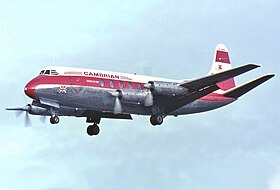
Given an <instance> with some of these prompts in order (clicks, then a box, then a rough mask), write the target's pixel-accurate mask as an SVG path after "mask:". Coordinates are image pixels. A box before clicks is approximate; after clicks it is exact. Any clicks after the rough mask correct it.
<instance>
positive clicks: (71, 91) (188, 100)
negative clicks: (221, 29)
mask: <svg viewBox="0 0 280 190" xmlns="http://www.w3.org/2000/svg"><path fill="white" fill-rule="evenodd" d="M258 67H260V66H259V65H255V64H247V65H243V66H239V67H237V68H232V67H231V63H230V59H229V53H228V49H227V47H226V46H225V45H224V44H218V45H217V46H216V49H215V54H214V59H213V63H212V67H211V69H210V72H209V73H208V74H207V75H206V76H204V77H201V78H198V79H182V80H173V79H167V78H159V77H152V76H143V75H136V74H126V73H119V72H110V71H103V70H93V69H84V68H72V67H57V66H50V67H46V68H44V69H42V70H41V72H40V73H39V75H38V76H36V77H35V78H33V79H32V80H31V81H30V82H28V83H27V85H26V86H25V88H24V92H25V94H26V95H27V96H28V97H30V98H32V99H33V101H32V103H31V104H28V105H26V106H24V107H21V108H6V110H12V111H21V112H26V115H27V116H28V114H32V115H41V116H50V123H51V124H58V123H59V120H60V119H59V116H75V117H85V118H86V122H87V123H91V124H90V125H89V126H88V127H87V134H88V135H90V136H93V135H98V134H99V132H100V128H99V126H98V124H100V121H101V119H103V118H110V119H128V120H132V116H131V115H132V114H136V115H146V116H150V123H151V124H152V125H153V126H156V125H161V124H162V123H163V120H164V118H165V117H167V116H175V117H177V116H178V115H186V114H193V113H199V112H205V111H209V110H213V109H216V108H220V107H222V106H225V105H228V104H230V103H232V102H234V101H236V100H237V99H238V98H239V97H241V96H242V95H244V94H245V93H247V92H249V91H250V90H252V89H253V88H255V87H257V86H258V85H260V84H262V83H264V82H265V81H267V80H269V79H270V78H272V77H274V76H275V75H274V74H267V75H264V76H262V77H259V78H257V79H255V80H252V81H250V82H247V83H245V84H243V85H240V86H236V85H235V79H234V77H236V76H238V75H241V74H243V73H245V72H248V71H250V70H253V69H256V68H258Z"/></svg>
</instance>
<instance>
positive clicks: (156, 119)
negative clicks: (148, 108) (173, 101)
mask: <svg viewBox="0 0 280 190" xmlns="http://www.w3.org/2000/svg"><path fill="white" fill-rule="evenodd" d="M150 122H151V124H152V125H153V126H156V125H161V124H162V123H163V116H162V115H152V116H151V117H150Z"/></svg>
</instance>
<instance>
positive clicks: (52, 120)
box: [50, 115, 59, 124]
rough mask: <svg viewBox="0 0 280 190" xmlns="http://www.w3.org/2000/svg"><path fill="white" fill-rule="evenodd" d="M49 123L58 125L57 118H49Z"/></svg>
mask: <svg viewBox="0 0 280 190" xmlns="http://www.w3.org/2000/svg"><path fill="white" fill-rule="evenodd" d="M50 122H51V124H58V123H59V117H58V116H56V115H54V116H51V118H50Z"/></svg>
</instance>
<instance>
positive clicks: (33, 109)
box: [28, 104, 50, 115]
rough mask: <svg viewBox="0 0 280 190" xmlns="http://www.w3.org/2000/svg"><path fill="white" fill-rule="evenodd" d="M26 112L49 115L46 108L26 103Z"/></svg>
mask: <svg viewBox="0 0 280 190" xmlns="http://www.w3.org/2000/svg"><path fill="white" fill-rule="evenodd" d="M28 106H29V108H28V113H30V114H32V115H50V113H49V110H48V109H46V108H42V107H38V106H35V105H30V104H29V105H28Z"/></svg>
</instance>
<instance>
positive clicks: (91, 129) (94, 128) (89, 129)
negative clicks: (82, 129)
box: [87, 124, 100, 136]
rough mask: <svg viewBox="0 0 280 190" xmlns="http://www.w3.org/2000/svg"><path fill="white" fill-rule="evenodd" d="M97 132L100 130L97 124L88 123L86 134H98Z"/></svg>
mask: <svg viewBox="0 0 280 190" xmlns="http://www.w3.org/2000/svg"><path fill="white" fill-rule="evenodd" d="M99 132H100V128H99V127H98V125H97V124H93V125H89V126H88V127H87V134H88V135H89V136H93V135H98V134H99Z"/></svg>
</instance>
